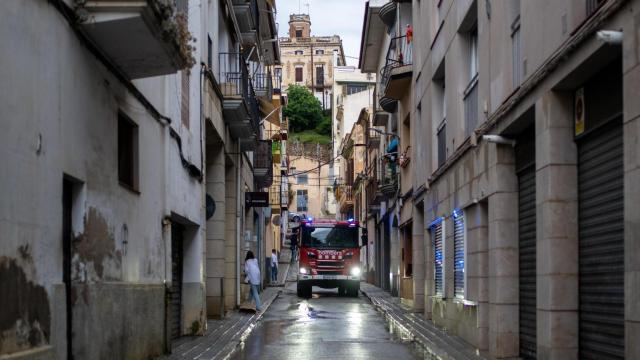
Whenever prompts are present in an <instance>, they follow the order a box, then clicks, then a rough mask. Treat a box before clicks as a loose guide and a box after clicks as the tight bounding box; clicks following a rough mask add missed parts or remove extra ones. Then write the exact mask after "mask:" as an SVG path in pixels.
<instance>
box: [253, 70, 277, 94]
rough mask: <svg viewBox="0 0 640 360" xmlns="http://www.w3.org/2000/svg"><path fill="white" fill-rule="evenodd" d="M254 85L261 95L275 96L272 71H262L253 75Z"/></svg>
mask: <svg viewBox="0 0 640 360" xmlns="http://www.w3.org/2000/svg"><path fill="white" fill-rule="evenodd" d="M252 80H253V87H254V89H255V91H256V92H257V93H259V94H260V95H261V96H264V97H267V98H269V99H271V97H272V96H273V82H272V80H271V72H264V71H260V72H257V73H255V74H254V75H253V78H252Z"/></svg>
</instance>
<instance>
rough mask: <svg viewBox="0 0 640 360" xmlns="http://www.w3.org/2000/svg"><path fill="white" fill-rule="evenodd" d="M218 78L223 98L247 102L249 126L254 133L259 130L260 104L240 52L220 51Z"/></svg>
mask: <svg viewBox="0 0 640 360" xmlns="http://www.w3.org/2000/svg"><path fill="white" fill-rule="evenodd" d="M219 60H220V65H219V67H218V69H219V70H218V80H219V81H220V84H219V86H220V91H221V92H222V95H223V96H224V97H225V99H227V98H229V99H233V98H237V99H243V100H244V101H245V102H246V104H247V109H248V111H249V117H250V118H251V127H252V128H253V130H254V132H255V134H258V132H259V122H260V106H259V104H258V100H257V99H256V93H255V90H254V88H253V84H252V83H251V81H250V80H249V70H248V68H247V63H246V61H245V59H244V57H243V56H242V54H240V53H220V58H219Z"/></svg>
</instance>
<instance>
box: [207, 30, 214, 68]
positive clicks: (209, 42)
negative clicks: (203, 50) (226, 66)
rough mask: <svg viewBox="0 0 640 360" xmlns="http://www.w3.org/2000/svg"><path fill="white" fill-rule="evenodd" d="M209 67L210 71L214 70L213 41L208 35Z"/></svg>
mask: <svg viewBox="0 0 640 360" xmlns="http://www.w3.org/2000/svg"><path fill="white" fill-rule="evenodd" d="M207 66H208V67H209V70H211V69H212V68H213V41H211V36H208V35H207Z"/></svg>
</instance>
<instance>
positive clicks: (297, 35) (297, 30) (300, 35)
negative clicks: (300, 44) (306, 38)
mask: <svg viewBox="0 0 640 360" xmlns="http://www.w3.org/2000/svg"><path fill="white" fill-rule="evenodd" d="M296 37H297V38H301V37H302V29H296Z"/></svg>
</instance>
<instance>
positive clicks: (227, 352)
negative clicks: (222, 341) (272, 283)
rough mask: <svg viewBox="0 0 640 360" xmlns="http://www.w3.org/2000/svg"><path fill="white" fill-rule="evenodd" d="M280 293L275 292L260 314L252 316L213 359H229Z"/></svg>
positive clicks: (280, 291) (279, 291)
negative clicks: (246, 324)
mask: <svg viewBox="0 0 640 360" xmlns="http://www.w3.org/2000/svg"><path fill="white" fill-rule="evenodd" d="M281 293H282V290H278V292H276V295H275V296H274V297H273V298H272V299H271V300H269V301H265V302H264V304H263V310H262V312H260V314H257V315H253V317H252V318H251V320H250V321H249V323H248V326H246V327H245V328H243V329H241V330H240V331H238V332H237V333H236V334H235V335H234V336H233V340H231V341H229V343H228V344H227V345H225V346H224V347H223V348H222V350H220V352H218V353H217V354H216V356H215V357H214V359H220V360H228V359H230V358H231V356H232V355H233V354H234V353H235V352H236V351H237V350H238V347H239V346H240V344H242V343H243V342H244V341H245V339H246V338H247V337H248V336H249V335H251V332H252V331H253V329H255V327H256V324H257V323H258V321H260V320H261V319H262V317H263V316H264V314H265V312H267V310H269V307H271V304H273V302H274V301H276V299H277V298H278V297H279V296H280V294H281Z"/></svg>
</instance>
